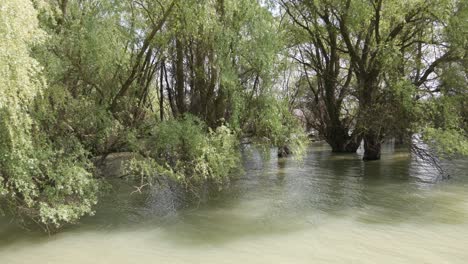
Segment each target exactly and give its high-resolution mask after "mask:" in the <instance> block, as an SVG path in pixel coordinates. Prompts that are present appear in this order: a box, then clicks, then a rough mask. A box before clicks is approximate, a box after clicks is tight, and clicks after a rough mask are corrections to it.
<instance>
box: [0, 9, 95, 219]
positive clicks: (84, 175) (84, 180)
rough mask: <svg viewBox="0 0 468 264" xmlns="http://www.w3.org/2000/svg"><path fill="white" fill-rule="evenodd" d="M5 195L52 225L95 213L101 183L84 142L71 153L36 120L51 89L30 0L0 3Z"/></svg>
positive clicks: (0, 170)
mask: <svg viewBox="0 0 468 264" xmlns="http://www.w3.org/2000/svg"><path fill="white" fill-rule="evenodd" d="M0 18H1V19H0V37H1V39H2V40H4V41H2V42H1V43H0V136H1V139H0V185H1V187H0V198H1V199H2V200H5V201H6V203H2V204H6V205H7V206H9V208H10V209H11V211H12V212H13V214H15V215H18V216H19V217H23V216H26V217H28V218H31V219H32V220H34V221H36V222H37V223H39V224H41V225H44V226H46V227H47V228H49V227H59V226H60V225H62V224H63V223H67V222H75V221H77V220H78V219H79V218H80V217H82V216H83V215H86V214H90V213H92V207H93V205H95V204H96V202H97V198H96V196H97V188H98V183H97V181H96V180H95V179H93V178H92V175H91V173H90V172H89V171H90V164H89V163H88V159H87V157H86V156H87V152H86V151H85V150H84V149H82V148H81V147H80V146H81V145H79V144H78V145H76V146H74V147H73V148H69V149H67V150H66V151H65V150H64V149H61V148H57V147H56V146H55V145H54V144H52V142H51V141H50V140H49V138H48V136H49V135H47V134H46V133H44V131H43V130H42V127H41V126H40V124H39V123H37V122H36V120H35V119H33V118H32V116H31V112H33V111H34V107H33V105H34V100H35V99H37V98H38V97H40V96H41V93H42V92H43V90H44V89H45V88H46V85H45V83H44V80H43V78H42V75H41V71H40V70H41V69H40V67H39V64H38V63H37V61H36V60H34V59H33V58H32V57H31V54H30V53H31V48H32V46H33V45H37V44H39V41H40V40H41V39H43V38H44V36H45V35H44V32H43V31H41V30H39V27H38V21H37V13H36V11H35V9H34V8H33V6H32V3H31V2H30V1H23V0H20V1H16V0H15V1H6V2H2V3H1V4H0Z"/></svg>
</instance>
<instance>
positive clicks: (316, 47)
mask: <svg viewBox="0 0 468 264" xmlns="http://www.w3.org/2000/svg"><path fill="white" fill-rule="evenodd" d="M0 40H1V41H0V214H1V215H4V216H5V217H7V218H8V219H12V220H13V221H14V222H16V223H19V224H20V225H23V226H40V227H43V228H44V230H46V231H48V232H52V231H53V232H55V231H54V230H57V231H58V230H60V229H61V228H62V227H66V226H69V225H70V224H77V223H79V222H80V221H81V220H82V219H84V218H86V217H87V216H92V215H93V214H94V213H95V212H96V207H97V206H98V205H99V201H100V198H101V196H102V195H103V194H104V193H106V192H107V189H109V188H108V187H109V183H108V179H107V178H106V177H103V176H102V175H101V174H100V173H98V169H97V168H98V167H99V163H100V162H102V161H103V160H105V159H106V157H108V156H109V155H112V154H113V153H123V152H125V153H134V154H135V155H136V156H137V158H134V159H131V160H130V161H128V162H127V163H126V165H125V171H126V173H125V175H124V176H123V177H122V181H126V182H129V183H130V184H131V185H132V186H134V187H135V189H134V192H140V193H141V192H145V191H146V190H149V189H151V188H153V187H154V186H156V185H158V184H159V183H160V182H161V181H163V180H167V179H169V180H170V181H172V182H175V183H177V185H179V186H181V188H183V189H189V190H193V191H194V192H195V190H197V189H199V188H202V186H205V185H206V184H210V185H216V186H219V188H227V189H229V182H230V181H231V179H232V175H236V174H240V173H242V162H241V161H242V151H241V149H242V148H243V145H245V144H246V142H248V144H251V145H255V146H257V147H258V148H263V149H267V150H270V149H271V148H272V147H273V150H277V156H279V157H281V158H287V156H291V157H292V158H294V159H301V158H302V157H304V155H306V153H307V151H308V149H309V148H310V144H311V143H310V142H311V139H312V138H313V139H314V140H321V141H323V142H326V144H327V145H328V146H329V150H327V151H329V152H332V153H337V155H338V154H339V153H356V151H358V149H359V148H361V149H362V155H360V156H359V157H356V158H355V159H362V160H364V161H360V162H364V163H363V164H372V163H378V162H384V161H385V159H386V158H387V156H386V155H385V153H384V152H383V151H382V149H383V145H384V144H386V142H389V141H392V142H395V144H397V145H401V146H403V147H404V148H405V149H407V151H408V152H410V153H412V154H411V155H416V156H417V157H419V158H420V159H422V160H424V161H426V162H428V163H430V164H431V165H432V167H433V170H436V171H438V173H440V174H441V175H442V176H441V177H442V178H443V179H444V180H447V181H450V178H449V176H448V175H445V176H444V174H446V173H445V172H444V170H445V169H444V165H443V163H444V162H445V161H450V160H452V159H458V160H460V159H461V160H462V162H463V160H464V162H465V164H466V156H467V155H468V86H467V83H468V2H466V1H462V0H410V1H397V0H99V1H98V0H2V1H1V2H0ZM312 148H313V147H312ZM275 155H276V154H275ZM340 155H341V154H340ZM353 157H354V156H353ZM288 159H289V158H288ZM366 166H367V165H366ZM465 173H466V171H465ZM451 176H453V175H451ZM464 176H467V175H464ZM127 195H128V196H129V197H130V196H131V194H130V192H128V193H127ZM133 195H137V194H132V196H133Z"/></svg>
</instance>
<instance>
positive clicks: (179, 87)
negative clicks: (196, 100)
mask: <svg viewBox="0 0 468 264" xmlns="http://www.w3.org/2000/svg"><path fill="white" fill-rule="evenodd" d="M184 82H185V78H184V50H183V46H182V42H181V41H180V39H179V38H176V63H175V86H176V89H175V90H176V105H177V110H178V111H177V112H178V113H179V114H184V113H185V112H186V106H185V85H184Z"/></svg>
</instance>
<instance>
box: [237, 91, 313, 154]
mask: <svg viewBox="0 0 468 264" xmlns="http://www.w3.org/2000/svg"><path fill="white" fill-rule="evenodd" d="M250 107H251V109H250V112H249V113H250V115H251V116H249V117H248V118H247V120H249V122H248V123H247V124H246V125H247V126H248V128H247V130H250V131H251V133H252V135H251V136H253V137H254V138H256V139H257V141H258V142H262V143H263V144H265V143H266V144H267V145H269V146H271V145H273V146H277V147H285V146H287V147H288V148H290V149H291V151H292V152H293V153H294V154H296V155H295V156H296V157H298V158H300V157H301V156H302V154H304V152H305V149H306V146H307V142H308V139H307V136H306V135H305V133H304V128H303V127H302V126H301V124H300V122H299V120H298V119H297V118H296V117H294V116H293V115H292V114H291V112H290V111H289V109H288V105H287V102H285V101H284V100H281V99H277V98H274V97H272V96H262V97H259V98H256V99H255V100H254V101H253V102H252V104H251V105H250Z"/></svg>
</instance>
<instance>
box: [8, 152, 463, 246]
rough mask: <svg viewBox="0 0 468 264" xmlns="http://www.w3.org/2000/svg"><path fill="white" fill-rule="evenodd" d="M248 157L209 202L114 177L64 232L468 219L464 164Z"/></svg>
mask: <svg viewBox="0 0 468 264" xmlns="http://www.w3.org/2000/svg"><path fill="white" fill-rule="evenodd" d="M245 157H246V158H245V160H244V164H243V165H244V167H245V169H244V170H245V173H244V174H243V175H242V176H239V177H237V178H236V179H234V180H233V181H232V183H231V184H230V186H229V187H228V188H225V189H223V190H218V189H213V188H206V190H205V191H204V192H203V193H202V195H201V197H202V198H201V200H198V199H193V196H192V195H190V194H189V193H187V192H185V191H184V190H180V189H177V188H175V187H174V186H172V187H171V188H159V189H154V190H152V191H151V192H148V193H145V194H142V195H129V193H131V191H132V188H131V186H129V185H128V184H122V183H119V184H114V189H113V191H112V193H111V194H110V195H108V196H106V197H104V198H103V199H102V200H101V202H100V205H99V207H98V208H97V214H96V216H94V217H87V218H85V219H83V221H82V222H81V223H80V224H79V225H77V226H73V227H67V228H66V229H65V230H64V231H63V233H61V234H60V235H59V236H62V235H67V234H74V233H78V232H94V233H102V234H106V233H111V232H116V231H124V232H134V231H142V232H145V233H147V234H151V233H155V234H156V233H157V234H158V236H159V237H160V236H161V235H162V236H163V238H164V239H165V240H166V241H169V242H173V243H177V244H180V243H187V244H190V245H194V244H196V245H203V244H222V243H227V242H231V241H234V240H238V239H241V238H245V237H249V236H256V237H258V236H274V235H279V234H284V233H290V232H297V231H301V230H303V229H306V228H308V229H310V228H314V227H320V226H321V225H323V224H326V223H327V221H329V220H330V219H350V220H352V221H357V222H358V223H361V224H365V225H370V224H372V225H376V224H380V225H398V224H406V223H408V224H418V225H424V224H459V223H464V222H466V219H467V218H468V217H467V216H468V215H467V207H466V202H465V201H464V200H463V199H460V198H457V192H460V191H462V192H463V190H466V186H467V184H466V181H467V180H468V179H463V178H466V177H462V176H466V175H464V172H465V171H466V162H462V165H460V164H458V166H454V167H453V168H452V169H454V170H455V171H454V172H453V173H452V174H453V175H460V177H458V179H455V182H456V184H454V183H453V182H452V181H447V182H437V181H436V180H435V179H436V178H437V177H436V175H435V174H434V172H432V170H431V169H430V168H427V166H426V165H424V164H418V163H416V162H415V161H414V160H413V159H412V158H411V156H410V155H409V154H408V153H407V152H406V151H404V150H402V149H394V148H393V147H388V148H384V153H383V159H382V160H381V161H375V162H363V161H361V159H360V155H359V154H333V153H331V152H330V150H329V149H328V147H326V146H325V145H323V144H319V143H316V144H314V145H313V146H312V147H311V149H310V151H309V153H308V154H307V155H306V157H305V158H304V160H303V161H295V160H292V159H276V158H275V155H274V153H273V154H272V155H271V157H270V158H269V159H265V158H264V156H262V155H261V154H260V153H258V152H256V151H255V150H250V151H249V154H248V155H246V156H245ZM461 178H462V179H461ZM0 220H1V219H0ZM155 237H156V235H155ZM0 238H1V239H0V247H4V246H6V245H11V244H12V243H16V242H18V243H20V242H21V243H38V242H41V241H50V240H53V239H55V238H54V236H52V237H47V236H46V235H44V234H42V233H40V232H37V231H30V232H25V231H21V230H19V229H17V228H16V227H14V226H13V225H11V224H1V223H0ZM155 239H156V238H155Z"/></svg>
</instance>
